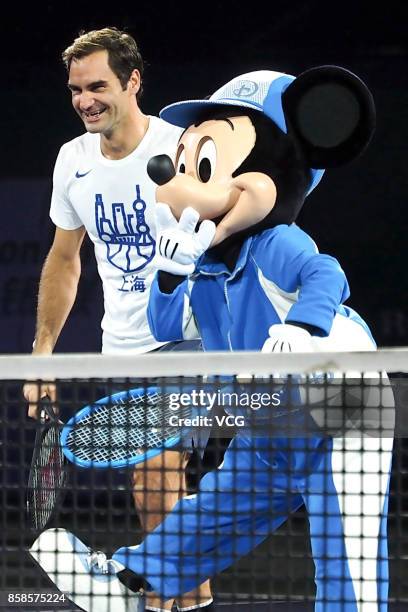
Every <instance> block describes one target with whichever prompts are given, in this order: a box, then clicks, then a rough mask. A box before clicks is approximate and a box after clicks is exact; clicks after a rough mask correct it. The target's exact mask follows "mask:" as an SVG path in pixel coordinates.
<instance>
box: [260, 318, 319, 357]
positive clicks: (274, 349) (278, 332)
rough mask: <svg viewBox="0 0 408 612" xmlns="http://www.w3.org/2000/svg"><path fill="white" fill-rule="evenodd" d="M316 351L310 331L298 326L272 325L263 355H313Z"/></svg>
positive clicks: (263, 348)
mask: <svg viewBox="0 0 408 612" xmlns="http://www.w3.org/2000/svg"><path fill="white" fill-rule="evenodd" d="M315 350H316V349H315V347H314V344H313V338H312V336H311V335H310V334H309V332H308V331H306V330H305V329H302V328H301V327H297V326H296V325H286V324H285V323H280V324H277V325H271V327H270V328H269V337H268V338H267V339H266V340H265V343H264V345H263V347H262V353H311V352H314V351H315Z"/></svg>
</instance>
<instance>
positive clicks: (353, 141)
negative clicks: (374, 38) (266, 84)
mask: <svg viewBox="0 0 408 612" xmlns="http://www.w3.org/2000/svg"><path fill="white" fill-rule="evenodd" d="M282 104H283V108H284V112H285V118H286V121H287V124H288V128H289V132H291V133H292V135H293V136H294V137H295V138H296V139H297V141H298V142H299V144H300V146H301V148H302V150H303V153H304V155H305V157H306V160H307V162H308V164H309V165H310V167H311V168H333V167H335V166H340V165H342V164H345V163H347V162H348V161H351V160H352V159H353V158H355V157H357V156H358V155H359V154H360V153H361V152H362V151H363V150H364V149H365V147H366V146H367V145H368V143H369V141H370V139H371V136H372V135H373V132H374V129H375V106H374V100H373V97H372V95H371V93H370V91H369V90H368V88H367V87H366V85H365V84H364V83H363V81H362V80H361V79H359V78H358V77H357V76H356V75H355V74H353V73H352V72H350V71H349V70H346V69H345V68H340V67H338V66H319V67H317V68H312V69H310V70H307V71H306V72H303V73H302V74H301V75H299V76H298V77H297V78H296V79H295V80H294V81H293V82H292V83H291V84H290V85H289V86H288V88H287V89H286V91H285V92H284V93H283V96H282Z"/></svg>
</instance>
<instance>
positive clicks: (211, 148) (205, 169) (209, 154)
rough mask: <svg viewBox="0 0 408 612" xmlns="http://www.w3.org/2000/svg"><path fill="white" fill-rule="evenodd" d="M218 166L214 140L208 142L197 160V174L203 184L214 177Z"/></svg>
mask: <svg viewBox="0 0 408 612" xmlns="http://www.w3.org/2000/svg"><path fill="white" fill-rule="evenodd" d="M216 164H217V151H216V148H215V144H214V141H213V140H206V141H205V142H204V144H203V146H202V147H201V149H200V152H199V154H198V158H197V174H198V177H199V179H200V180H201V181H202V182H203V183H208V181H209V180H210V178H212V177H213V176H214V172H215V167H216Z"/></svg>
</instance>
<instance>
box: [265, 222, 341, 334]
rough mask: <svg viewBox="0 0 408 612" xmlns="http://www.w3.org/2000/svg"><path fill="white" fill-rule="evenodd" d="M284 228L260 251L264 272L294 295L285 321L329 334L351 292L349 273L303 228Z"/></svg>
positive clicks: (278, 285) (276, 283)
mask: <svg viewBox="0 0 408 612" xmlns="http://www.w3.org/2000/svg"><path fill="white" fill-rule="evenodd" d="M281 227H282V230H281V231H279V233H278V234H277V235H276V234H275V236H274V237H273V239H270V244H269V245H268V244H264V245H263V248H262V251H261V252H260V253H261V257H262V259H263V261H262V263H261V266H262V272H263V274H264V275H265V276H266V277H267V278H269V279H270V280H271V281H272V282H273V283H275V285H277V287H279V289H280V290H283V292H286V293H289V294H291V299H292V301H293V305H292V306H291V307H290V308H289V311H288V313H287V315H286V318H285V322H297V323H302V324H305V325H309V326H313V327H314V328H315V332H314V334H315V335H318V336H323V337H325V336H328V335H329V333H330V330H331V327H332V324H333V319H334V317H335V315H336V313H337V312H338V309H339V306H340V305H341V304H342V303H343V302H344V301H345V300H346V299H347V298H348V297H349V295H350V291H349V286H348V283H347V279H346V276H345V274H344V272H343V270H342V268H341V267H340V264H339V262H338V261H337V260H336V259H335V258H334V257H331V256H330V255H323V254H320V253H319V252H318V250H317V247H316V245H315V243H314V242H313V240H312V239H311V238H310V237H309V236H308V235H307V234H306V233H305V232H303V231H302V230H301V229H300V228H298V227H297V226H281Z"/></svg>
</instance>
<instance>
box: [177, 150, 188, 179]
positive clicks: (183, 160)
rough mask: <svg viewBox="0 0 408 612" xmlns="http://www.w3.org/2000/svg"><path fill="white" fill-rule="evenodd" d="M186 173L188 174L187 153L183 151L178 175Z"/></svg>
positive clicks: (179, 161) (178, 164) (178, 166)
mask: <svg viewBox="0 0 408 612" xmlns="http://www.w3.org/2000/svg"><path fill="white" fill-rule="evenodd" d="M185 173H186V152H185V150H184V149H183V150H182V151H181V153H180V155H179V158H178V161H177V168H176V174H185Z"/></svg>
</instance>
